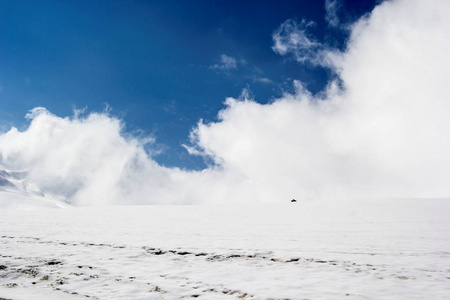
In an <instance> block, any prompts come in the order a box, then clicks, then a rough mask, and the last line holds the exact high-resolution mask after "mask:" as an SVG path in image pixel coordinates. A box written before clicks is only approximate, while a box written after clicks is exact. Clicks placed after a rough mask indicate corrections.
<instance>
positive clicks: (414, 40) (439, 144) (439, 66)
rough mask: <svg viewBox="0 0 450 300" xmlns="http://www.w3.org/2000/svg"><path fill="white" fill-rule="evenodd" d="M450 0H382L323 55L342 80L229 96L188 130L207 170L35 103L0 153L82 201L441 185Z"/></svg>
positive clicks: (365, 193)
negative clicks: (259, 95)
mask: <svg viewBox="0 0 450 300" xmlns="http://www.w3.org/2000/svg"><path fill="white" fill-rule="evenodd" d="M449 14H450V2H449V1H446V0H433V1H422V0H398V1H385V2H383V3H381V4H380V5H379V6H377V7H376V8H375V9H374V11H373V12H372V13H371V14H370V15H368V16H366V17H364V18H363V19H361V20H359V21H358V22H357V23H355V24H354V25H353V27H352V31H351V36H350V39H349V41H348V45H347V49H346V50H345V51H344V52H343V53H333V55H331V56H330V57H331V58H330V59H331V61H332V63H333V68H334V69H335V70H336V72H337V75H338V77H339V80H340V81H339V84H338V83H336V82H330V83H329V85H328V87H327V89H326V90H325V91H323V92H322V93H320V94H318V95H312V94H310V93H309V92H308V91H307V90H306V89H305V88H304V87H303V85H302V84H301V82H295V83H294V84H295V86H296V92H295V93H292V94H285V95H284V96H283V97H281V98H280V99H277V100H275V101H273V102H272V103H270V104H259V103H257V102H256V101H254V100H253V99H251V98H249V97H245V95H244V97H242V98H241V99H233V98H229V99H227V101H226V107H225V108H224V109H223V110H222V111H221V112H220V113H219V121H217V122H212V123H206V124H205V123H202V122H200V123H199V124H198V126H197V127H196V128H195V129H194V130H193V132H192V133H191V140H192V145H191V146H190V147H187V148H188V150H189V151H190V152H191V153H192V154H193V155H203V156H205V157H207V158H208V160H209V161H211V162H212V163H211V166H210V167H209V168H207V169H205V170H203V171H186V170H180V169H176V168H164V167H162V166H160V165H158V164H157V163H156V162H155V161H154V160H153V159H152V158H151V157H149V155H148V154H147V153H146V151H145V150H144V148H145V143H151V139H147V140H145V139H144V140H143V139H141V138H135V137H131V136H127V135H125V134H123V133H122V125H121V122H120V121H119V120H117V119H115V118H113V117H111V116H108V115H107V114H90V115H88V116H85V117H80V116H75V117H71V118H61V117H57V116H54V115H52V114H51V113H49V112H47V111H46V110H44V109H37V110H34V111H33V114H32V115H30V118H31V119H32V120H31V123H30V125H29V127H28V129H26V130H25V131H22V132H21V131H18V130H17V129H14V128H13V129H11V130H10V131H8V132H6V133H4V134H2V135H1V136H0V164H1V165H2V166H3V167H4V168H7V169H14V170H17V171H24V170H25V171H27V172H28V179H27V180H29V181H30V182H33V183H34V184H35V185H36V186H38V187H39V189H40V190H41V191H42V192H43V193H48V194H55V195H60V196H61V197H64V198H65V199H68V201H70V202H71V203H74V204H78V205H95V204H118V203H120V204H124V203H132V204H139V203H213V202H239V203H242V202H255V201H256V202H257V201H264V202H277V201H281V202H286V201H287V200H288V199H291V198H299V199H303V198H339V197H448V196H449V195H450V185H449V184H448V182H450V156H449V155H448V153H450V118H449V115H450V85H449V84H448V80H449V79H450V60H448V58H447V54H448V53H450V19H449V18H448V15H449ZM286 24H287V25H286ZM297 25H298V24H297ZM297 25H295V24H294V23H285V24H284V25H282V31H280V36H283V34H284V33H288V32H290V33H292V34H294V33H296V32H297V33H298V30H299V27H298V26H297ZM283 26H284V27H283ZM296 26H297V27H296ZM283 32H284V33H283ZM282 33H283V34H282ZM274 42H275V45H274V47H275V49H278V50H277V51H278V53H280V54H284V53H287V52H288V51H293V50H289V48H283V47H284V46H283V45H288V46H289V47H291V48H292V49H297V50H298V51H299V53H298V55H299V57H302V55H304V54H302V53H303V52H302V51H303V50H302V49H303V48H305V45H310V46H308V47H306V48H307V50H306V55H307V56H308V55H310V54H308V53H309V51H313V50H314V49H313V48H314V47H315V46H314V42H311V40H309V42H308V40H305V37H304V36H302V35H301V34H299V35H297V36H292V37H291V40H283V39H280V40H279V41H278V40H277V39H274ZM277 43H278V44H277ZM311 43H312V44H311ZM302 47H303V48H302ZM297 50H296V51H297ZM319 50H320V49H319ZM314 51H315V50H314ZM294 54H295V55H297V53H295V52H294ZM311 55H312V54H311Z"/></svg>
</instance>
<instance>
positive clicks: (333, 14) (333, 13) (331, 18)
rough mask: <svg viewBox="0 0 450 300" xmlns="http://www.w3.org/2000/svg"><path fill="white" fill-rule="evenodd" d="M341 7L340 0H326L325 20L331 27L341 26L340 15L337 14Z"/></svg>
mask: <svg viewBox="0 0 450 300" xmlns="http://www.w3.org/2000/svg"><path fill="white" fill-rule="evenodd" d="M339 7H340V3H339V0H325V12H326V14H325V20H326V21H327V23H328V25H329V26H331V27H338V26H339V17H338V15H337V12H338V10H339Z"/></svg>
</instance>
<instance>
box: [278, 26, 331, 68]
mask: <svg viewBox="0 0 450 300" xmlns="http://www.w3.org/2000/svg"><path fill="white" fill-rule="evenodd" d="M314 25H315V24H314V22H307V21H305V20H302V21H301V22H300V23H297V22H296V21H295V20H291V19H290V20H286V21H285V22H283V23H282V24H281V25H280V27H279V28H278V29H277V30H276V31H275V32H274V33H273V34H272V40H273V42H274V45H273V46H272V50H273V51H274V52H275V53H277V54H279V55H283V56H284V55H292V56H293V57H294V58H295V59H296V60H297V61H298V62H300V63H310V64H312V65H320V66H327V67H332V63H331V62H330V58H329V56H330V54H331V51H330V50H329V49H327V48H326V47H325V46H324V45H323V44H322V43H320V42H318V41H316V40H315V39H314V38H313V37H312V36H311V35H310V34H309V32H308V30H309V28H310V27H312V26H314Z"/></svg>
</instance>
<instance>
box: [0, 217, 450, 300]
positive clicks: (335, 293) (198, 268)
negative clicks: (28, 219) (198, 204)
mask: <svg viewBox="0 0 450 300" xmlns="http://www.w3.org/2000/svg"><path fill="white" fill-rule="evenodd" d="M351 214H355V213H354V212H350V215H351ZM358 219H359V220H360V217H358ZM186 220H188V223H189V224H191V225H188V223H183V221H181V222H178V223H177V224H179V225H186V227H188V228H189V226H191V227H192V223H195V222H197V223H198V222H200V223H203V222H205V220H210V221H207V223H210V225H211V226H218V225H217V224H222V225H219V226H222V227H223V226H227V224H226V223H225V222H220V220H219V221H218V222H217V223H214V222H213V221H211V220H212V219H208V218H199V219H198V220H197V221H195V220H194V219H192V218H191V217H186ZM199 220H200V221H199ZM277 221H280V220H277ZM350 221H351V222H353V221H352V220H350ZM58 222H59V224H60V225H61V224H62V223H61V222H62V221H61V220H59V221H58ZM351 222H350V223H349V224H351ZM359 222H363V221H359ZM364 222H365V221H364ZM269 223H270V224H269V225H270V226H273V225H274V224H275V223H273V222H269ZM319 223H320V222H319ZM337 224H339V222H336V223H334V224H333V223H330V224H329V225H330V226H331V227H333V226H336V225H337ZM358 224H359V225H358ZM363 224H366V225H367V224H370V225H369V226H370V228H372V230H374V229H376V228H378V229H380V228H381V229H383V230H382V231H381V232H382V234H381V235H379V234H375V233H374V232H372V233H371V234H369V238H367V234H366V233H364V232H358V231H348V230H325V231H324V229H323V227H322V228H321V230H322V231H316V232H314V231H313V232H312V233H311V232H310V231H307V232H308V233H309V234H305V232H303V234H302V235H300V237H299V238H296V237H297V236H298V232H297V233H296V234H295V233H294V234H287V235H285V236H283V237H282V238H281V241H282V243H283V245H287V246H285V247H278V248H277V247H273V248H271V247H270V245H272V243H271V242H270V241H269V243H268V245H269V246H261V247H256V248H254V247H248V243H249V241H248V239H250V240H252V241H253V242H251V243H250V244H251V245H254V244H256V242H255V241H257V240H259V239H261V237H263V236H266V235H268V236H271V235H270V234H267V228H264V229H265V230H266V231H263V232H261V231H259V230H256V231H255V232H259V233H261V234H260V235H256V234H253V235H249V234H243V235H242V236H239V235H238V236H237V237H234V236H228V234H227V233H226V231H222V232H221V231H220V230H219V229H218V230H219V232H221V234H218V236H217V239H218V242H217V241H212V244H213V245H207V246H205V243H204V241H205V240H208V239H210V238H211V236H210V235H209V234H208V232H206V233H205V234H202V233H197V235H195V234H192V232H193V231H190V230H187V231H185V232H180V233H179V234H180V236H176V234H177V232H173V235H164V236H163V235H161V236H155V239H154V242H153V243H149V242H148V241H147V240H145V239H143V240H142V241H141V242H139V241H138V240H133V241H132V242H131V240H127V239H123V240H124V242H123V243H118V242H117V240H118V239H117V238H116V239H114V238H111V242H109V243H108V242H101V243H99V242H93V240H96V239H95V238H93V237H91V236H89V235H86V236H85V238H82V239H81V238H79V237H77V238H73V235H70V234H68V235H67V237H65V236H64V234H59V235H55V236H52V235H51V234H50V235H43V234H42V231H39V232H40V233H39V234H37V235H36V236H25V235H21V234H20V231H19V230H12V229H11V230H10V233H9V234H4V235H1V236H0V299H2V298H3V299H14V300H16V299H17V300H20V299H27V297H23V296H21V295H22V294H21V292H22V291H34V292H35V293H36V294H37V295H39V293H40V292H41V291H44V290H45V291H52V292H54V293H60V294H61V295H62V293H63V294H64V295H66V296H67V297H69V298H70V299H72V298H73V299H90V298H92V299H182V298H203V299H406V298H407V299H425V298H430V299H431V298H432V299H448V297H449V296H450V251H445V249H447V248H445V245H448V240H449V238H448V233H449V231H448V229H447V228H448V227H449V226H448V223H445V222H443V223H442V224H444V225H445V226H441V227H442V228H443V230H441V231H440V233H439V234H438V235H440V236H441V238H440V240H441V242H442V243H438V244H437V245H438V246H433V247H429V246H428V244H429V238H428V237H427V235H426V234H425V235H424V232H423V231H421V230H419V229H418V228H420V226H415V227H414V228H412V230H410V231H408V232H403V233H404V234H403V235H401V234H400V235H396V234H392V233H389V232H388V231H386V228H387V229H388V230H389V229H391V230H392V228H393V227H392V223H389V222H387V223H386V224H382V223H380V222H373V221H367V222H365V223H355V224H354V225H353V226H357V227H361V226H362V225H363ZM405 224H406V223H405ZM194 225H195V224H194ZM197 225H198V224H197ZM241 225H242V224H241ZM347 225H348V224H347ZM230 226H231V227H232V228H233V227H235V229H236V228H241V226H240V223H239V222H230ZM270 226H269V227H270ZM331 227H327V228H328V229H330V228H331ZM193 228H195V229H197V227H196V226H193ZM172 229H173V228H172ZM191 229H192V228H191ZM41 230H42V229H41ZM156 230H157V228H155V231H156ZM2 231H3V232H4V230H2ZM32 231H33V230H31V232H32ZM81 231H82V232H84V229H81ZM180 231H183V230H180ZM234 232H235V231H234ZM264 232H265V233H266V234H264ZM104 233H105V235H106V237H104V238H103V239H102V240H108V233H107V231H105V232H104ZM187 233H190V234H189V235H186V234H187ZM235 233H236V232H235ZM400 233H401V232H400ZM417 233H419V234H417ZM280 234H281V232H280ZM411 234H413V236H415V238H414V241H412V242H411V239H412V237H411ZM162 237H164V238H166V239H171V240H173V239H175V240H176V239H179V240H180V245H188V244H190V243H188V242H186V240H188V241H189V240H191V241H192V243H191V244H190V245H191V246H189V247H183V246H180V247H172V246H173V245H176V244H177V243H176V242H173V241H171V242H169V243H168V242H167V241H165V240H163V239H162ZM363 237H365V238H364V239H362V238H363ZM370 237H372V238H373V241H371V242H370ZM380 237H381V238H383V239H385V240H389V239H390V240H389V241H388V242H387V243H379V241H380V240H379V239H380ZM272 238H273V236H272ZM402 238H403V240H402ZM433 238H434V237H433ZM233 239H238V240H240V242H239V241H238V242H235V243H233V244H234V245H233V246H235V245H239V244H241V245H242V246H243V247H242V248H239V247H229V248H227V247H225V245H227V244H228V243H230V244H231V242H230V241H232V240H233ZM97 240H98V239H97ZM324 240H327V242H325V241H324ZM434 240H435V238H434ZM198 241H202V242H198ZM244 241H246V242H244ZM277 241H278V242H280V240H277ZM301 241H306V242H307V243H308V246H305V247H303V248H295V247H292V245H298V244H299V242H301ZM339 241H341V243H339ZM368 241H369V242H368ZM272 242H274V241H272ZM392 243H395V244H394V246H392V247H385V246H386V245H392ZM206 244H208V243H206ZM408 245H409V247H408ZM69 298H68V299H69ZM36 299H45V297H44V296H42V297H41V298H39V297H37V298H36ZM56 299H58V298H56ZM61 299H62V298H61Z"/></svg>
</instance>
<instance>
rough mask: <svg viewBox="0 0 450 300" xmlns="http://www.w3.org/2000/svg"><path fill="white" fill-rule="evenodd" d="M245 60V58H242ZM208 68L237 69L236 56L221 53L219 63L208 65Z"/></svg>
mask: <svg viewBox="0 0 450 300" xmlns="http://www.w3.org/2000/svg"><path fill="white" fill-rule="evenodd" d="M244 62H245V60H244ZM209 68H210V69H215V70H232V69H237V61H236V58H234V57H231V56H228V55H225V54H222V55H221V56H220V64H215V65H212V66H210V67H209Z"/></svg>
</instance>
